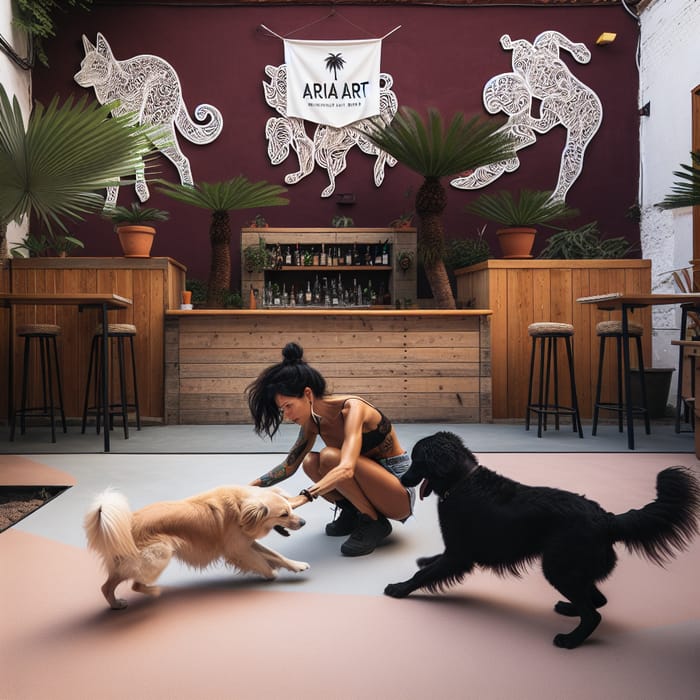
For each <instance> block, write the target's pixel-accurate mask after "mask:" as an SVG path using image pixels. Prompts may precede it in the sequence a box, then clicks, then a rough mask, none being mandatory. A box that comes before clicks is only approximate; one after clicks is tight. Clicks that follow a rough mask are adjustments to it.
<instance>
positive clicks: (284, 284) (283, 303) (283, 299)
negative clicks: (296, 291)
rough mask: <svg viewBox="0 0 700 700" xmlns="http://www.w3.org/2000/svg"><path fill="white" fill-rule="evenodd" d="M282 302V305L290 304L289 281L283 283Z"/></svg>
mask: <svg viewBox="0 0 700 700" xmlns="http://www.w3.org/2000/svg"><path fill="white" fill-rule="evenodd" d="M280 303H281V305H282V306H289V299H288V298H287V283H286V282H284V283H283V284H282V296H281V297H280Z"/></svg>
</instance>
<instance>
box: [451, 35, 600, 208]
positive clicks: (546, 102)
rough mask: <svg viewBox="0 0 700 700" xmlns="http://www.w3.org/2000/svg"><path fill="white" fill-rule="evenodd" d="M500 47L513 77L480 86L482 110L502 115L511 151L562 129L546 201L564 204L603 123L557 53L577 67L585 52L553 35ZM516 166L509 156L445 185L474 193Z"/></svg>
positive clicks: (589, 93) (591, 96) (596, 105)
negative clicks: (535, 103)
mask: <svg viewBox="0 0 700 700" xmlns="http://www.w3.org/2000/svg"><path fill="white" fill-rule="evenodd" d="M500 41H501V46H502V47H503V48H504V49H505V50H507V51H508V50H510V51H512V52H513V56H512V61H511V63H512V67H513V72H511V73H501V74H499V75H496V76H494V77H493V78H491V79H490V80H489V81H488V82H487V83H486V85H485V86H484V92H483V99H484V106H485V107H486V109H487V111H488V112H490V113H491V114H496V113H497V112H504V113H505V114H507V115H508V121H507V122H506V124H505V125H504V127H503V131H505V132H507V133H510V134H511V136H512V137H513V138H514V139H515V149H516V151H518V150H520V149H522V148H525V147H527V146H530V145H532V144H533V143H535V142H536V140H537V136H536V133H539V134H544V133H546V132H548V131H549V130H550V129H552V128H554V127H555V126H559V125H561V126H563V127H564V128H565V129H566V144H565V145H564V149H563V151H562V154H561V164H560V167H559V177H558V180H557V184H556V187H555V188H554V194H553V195H552V199H557V200H564V199H565V198H566V194H567V192H568V191H569V189H570V188H571V185H573V183H574V182H575V180H576V178H577V177H578V176H579V175H580V174H581V171H582V170H583V157H584V153H585V151H586V147H587V146H588V144H589V143H590V141H591V139H592V138H593V136H595V134H596V132H597V131H598V127H599V126H600V123H601V121H602V119H603V106H602V104H601V102H600V99H599V98H598V96H597V95H596V94H595V92H593V90H591V89H590V88H589V87H587V86H586V85H584V84H583V83H582V82H581V81H580V80H578V79H577V78H576V77H574V76H573V75H572V74H571V71H570V70H569V68H568V67H567V65H566V64H565V63H564V62H563V61H562V60H561V58H560V57H559V49H560V48H561V49H565V50H566V51H569V52H570V53H571V55H572V56H573V57H574V59H575V60H576V61H577V62H578V63H588V62H589V61H590V60H591V52H590V51H589V50H588V49H587V48H586V46H585V45H584V44H576V43H573V42H572V41H570V40H569V39H568V38H567V37H565V36H564V35H563V34H560V33H559V32H555V31H547V32H542V33H541V34H539V35H538V36H537V37H536V38H535V40H534V42H533V43H532V44H531V43H530V42H529V41H526V40H524V39H518V40H515V41H513V40H511V38H510V36H508V34H504V35H503V36H502V37H501V39H500ZM533 98H534V99H538V100H540V109H539V117H537V116H535V115H533V114H532V100H533ZM519 165H520V161H519V159H518V157H517V156H515V157H513V158H510V159H508V160H504V161H500V162H498V163H493V164H491V165H488V166H484V167H482V168H477V169H476V170H474V171H472V172H470V173H467V174H465V175H464V176H461V177H458V178H455V179H454V180H452V181H451V183H450V184H452V185H453V186H454V187H457V188H459V189H465V190H466V189H478V188H480V187H485V186H486V185H488V184H490V183H491V182H493V181H494V180H496V179H497V178H499V177H500V176H501V175H502V174H503V173H505V172H513V171H514V170H516V169H517V168H518V166H519Z"/></svg>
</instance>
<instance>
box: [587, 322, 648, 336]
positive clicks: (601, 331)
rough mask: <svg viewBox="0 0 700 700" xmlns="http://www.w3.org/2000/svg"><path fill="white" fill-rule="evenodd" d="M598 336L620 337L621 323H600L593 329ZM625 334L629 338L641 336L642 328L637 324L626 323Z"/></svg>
mask: <svg viewBox="0 0 700 700" xmlns="http://www.w3.org/2000/svg"><path fill="white" fill-rule="evenodd" d="M595 332H596V333H597V334H598V335H622V321H601V322H600V323H598V324H597V325H596V327H595ZM627 332H628V333H629V335H630V336H641V335H642V334H643V333H644V327H643V326H640V325H639V324H638V323H628V324H627Z"/></svg>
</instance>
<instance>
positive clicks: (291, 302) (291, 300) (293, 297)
mask: <svg viewBox="0 0 700 700" xmlns="http://www.w3.org/2000/svg"><path fill="white" fill-rule="evenodd" d="M289 305H290V306H296V305H297V293H296V290H295V289H294V285H292V291H291V292H289Z"/></svg>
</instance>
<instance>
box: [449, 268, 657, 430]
mask: <svg viewBox="0 0 700 700" xmlns="http://www.w3.org/2000/svg"><path fill="white" fill-rule="evenodd" d="M455 274H456V278H457V298H458V300H459V301H460V302H461V303H462V304H464V305H465V306H474V307H476V308H488V309H491V310H492V311H493V316H492V317H491V318H490V324H491V346H492V354H491V365H492V372H493V417H494V419H524V417H525V407H526V405H527V381H528V376H529V372H530V346H531V342H530V338H529V336H528V333H527V327H528V325H529V324H531V323H536V322H539V321H556V322H561V323H571V324H573V326H574V329H575V335H574V365H575V371H576V386H577V394H578V403H579V407H580V409H581V415H582V416H583V417H585V418H590V417H591V413H592V406H593V399H594V397H595V385H596V372H597V368H598V339H597V336H596V333H595V327H596V324H597V323H598V322H599V321H607V320H610V319H618V320H619V318H620V314H619V313H614V312H613V313H612V314H611V313H610V312H605V311H599V310H598V309H596V308H595V307H594V306H592V305H583V304H579V303H577V302H576V299H578V298H579V297H584V296H592V295H594V294H607V293H610V292H622V293H629V294H635V293H637V294H640V293H642V294H645V293H649V292H650V291H651V261H650V260H488V261H486V262H483V263H479V264H478V265H472V266H471V267H465V268H462V269H460V270H457V271H456V273H455ZM631 320H633V321H634V322H635V323H640V324H642V325H643V326H644V329H645V332H644V336H643V339H642V344H643V349H644V356H645V362H646V363H647V364H648V365H651V311H650V310H649V309H639V310H637V311H635V313H634V316H633V317H632V318H631ZM606 355H607V356H608V357H607V358H606V375H605V379H604V385H605V386H607V387H613V386H615V383H614V380H613V370H612V358H613V356H614V353H612V352H610V353H606ZM562 386H568V381H566V382H562ZM567 400H568V399H567V398H566V397H565V398H564V401H567Z"/></svg>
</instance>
